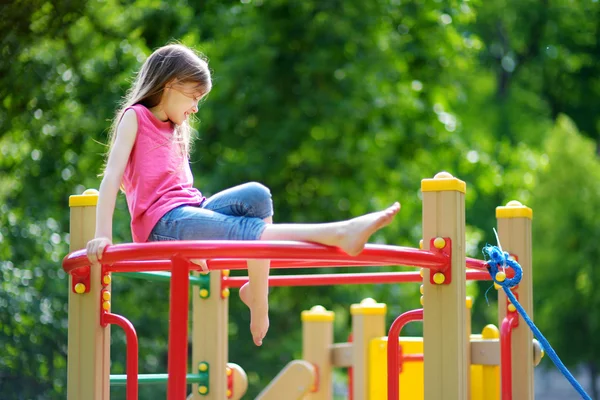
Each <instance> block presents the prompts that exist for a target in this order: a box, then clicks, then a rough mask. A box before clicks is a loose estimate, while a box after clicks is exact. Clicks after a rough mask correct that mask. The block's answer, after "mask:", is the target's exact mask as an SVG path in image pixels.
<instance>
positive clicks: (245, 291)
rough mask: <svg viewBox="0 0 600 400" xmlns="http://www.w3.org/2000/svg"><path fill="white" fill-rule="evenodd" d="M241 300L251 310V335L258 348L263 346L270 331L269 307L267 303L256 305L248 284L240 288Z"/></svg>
mask: <svg viewBox="0 0 600 400" xmlns="http://www.w3.org/2000/svg"><path fill="white" fill-rule="evenodd" d="M240 299H241V300H242V301H243V302H244V304H246V305H247V306H248V308H249V309H250V333H252V340H253V341H254V344H255V345H257V346H261V345H262V341H263V339H264V337H265V336H266V335H267V331H268V330H269V305H268V302H267V301H264V302H263V304H256V303H257V302H255V301H254V299H252V295H251V293H250V285H249V284H248V283H246V284H245V285H243V286H242V287H241V288H240Z"/></svg>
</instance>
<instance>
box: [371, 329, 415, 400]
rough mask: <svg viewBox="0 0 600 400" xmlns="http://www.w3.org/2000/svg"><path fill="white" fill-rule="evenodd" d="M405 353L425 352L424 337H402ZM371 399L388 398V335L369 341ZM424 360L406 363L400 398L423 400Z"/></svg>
mask: <svg viewBox="0 0 600 400" xmlns="http://www.w3.org/2000/svg"><path fill="white" fill-rule="evenodd" d="M400 344H401V345H402V351H403V353H404V354H423V338H421V337H401V338H400ZM368 374H369V399H368V400H387V337H381V338H375V339H373V340H371V342H370V343H369V366H368ZM423 384H424V383H423V362H422V361H418V362H417V361H415V362H413V361H411V362H407V363H404V365H403V369H402V373H401V374H400V399H402V400H404V399H410V400H422V399H423V397H424V393H423Z"/></svg>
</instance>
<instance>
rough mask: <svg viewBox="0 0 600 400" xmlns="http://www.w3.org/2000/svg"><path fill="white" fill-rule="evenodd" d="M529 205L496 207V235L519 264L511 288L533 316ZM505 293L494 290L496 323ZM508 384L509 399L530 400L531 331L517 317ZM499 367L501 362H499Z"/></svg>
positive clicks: (512, 203) (515, 203)
mask: <svg viewBox="0 0 600 400" xmlns="http://www.w3.org/2000/svg"><path fill="white" fill-rule="evenodd" d="M532 218H533V212H532V210H531V208H529V207H526V206H524V205H523V204H521V203H520V202H518V201H516V200H513V201H509V202H508V204H506V206H505V207H497V208H496V219H497V220H498V237H499V239H500V243H501V244H502V250H504V251H506V252H508V253H509V254H512V255H515V256H516V257H517V259H518V262H519V264H520V265H521V267H522V268H523V278H522V279H521V283H519V285H518V287H517V288H516V289H515V290H513V293H515V295H516V296H517V299H518V301H519V303H520V304H521V305H522V306H523V308H524V309H525V311H526V312H527V314H528V315H529V316H530V317H531V318H532V319H533V284H532V282H533V280H532V276H531V275H532V272H533V271H532V268H531V221H532ZM506 301H507V299H506V294H505V293H504V291H503V290H498V326H502V321H503V320H504V318H505V317H506V309H507V302H506ZM512 363H513V365H512V387H513V394H512V397H513V399H519V400H533V366H534V365H533V334H532V333H531V330H530V329H529V327H528V326H527V324H526V323H525V321H523V319H522V318H520V317H519V326H517V327H515V328H513V331H512ZM500 370H501V371H502V366H500Z"/></svg>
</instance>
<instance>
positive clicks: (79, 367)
mask: <svg viewBox="0 0 600 400" xmlns="http://www.w3.org/2000/svg"><path fill="white" fill-rule="evenodd" d="M97 203H98V192H97V191H96V190H93V189H89V190H86V191H85V192H83V194H82V195H75V196H70V197H69V207H70V209H71V216H70V220H71V221H70V247H69V251H71V252H72V251H75V250H80V249H83V248H85V246H86V244H87V242H88V241H89V240H91V239H93V238H94V233H95V230H96V204H97ZM72 279H73V278H72V277H71V276H69V324H68V329H69V331H68V335H69V343H68V350H67V351H68V353H67V398H68V399H69V400H81V399H88V400H108V398H109V396H110V369H109V368H110V328H109V327H106V328H102V327H101V326H100V304H101V301H100V291H101V290H102V289H103V287H102V281H101V279H102V277H101V267H100V265H95V266H91V267H90V279H89V284H88V285H85V284H83V283H81V284H80V285H78V286H77V289H78V291H81V292H82V293H76V292H75V291H74V285H73V280H72ZM82 285H84V286H82ZM86 286H89V287H86ZM106 288H107V289H108V290H110V283H109V285H108V286H106Z"/></svg>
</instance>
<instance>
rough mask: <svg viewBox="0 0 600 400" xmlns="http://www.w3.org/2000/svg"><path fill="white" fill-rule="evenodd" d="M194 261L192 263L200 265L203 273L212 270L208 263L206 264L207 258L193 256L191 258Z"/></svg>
mask: <svg viewBox="0 0 600 400" xmlns="http://www.w3.org/2000/svg"><path fill="white" fill-rule="evenodd" d="M190 261H191V262H192V264H196V265H199V266H200V269H202V272H201V274H208V273H209V272H210V271H209V270H208V264H206V260H201V259H199V258H193V259H191V260H190Z"/></svg>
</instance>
